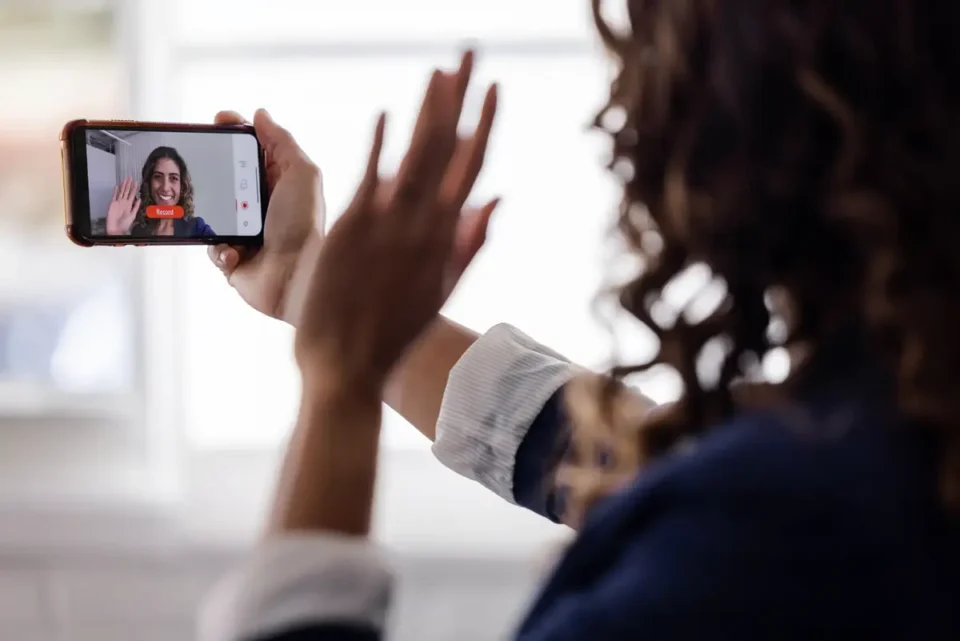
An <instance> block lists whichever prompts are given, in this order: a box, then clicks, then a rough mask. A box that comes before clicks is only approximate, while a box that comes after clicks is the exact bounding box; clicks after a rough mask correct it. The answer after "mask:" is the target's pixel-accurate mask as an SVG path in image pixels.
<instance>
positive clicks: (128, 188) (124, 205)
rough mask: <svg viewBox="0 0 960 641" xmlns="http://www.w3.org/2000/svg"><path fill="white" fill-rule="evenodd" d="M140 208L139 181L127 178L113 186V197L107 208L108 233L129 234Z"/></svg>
mask: <svg viewBox="0 0 960 641" xmlns="http://www.w3.org/2000/svg"><path fill="white" fill-rule="evenodd" d="M138 209H140V195H139V190H138V188H137V182H136V181H135V180H134V179H133V178H125V179H124V180H123V182H121V183H120V184H119V185H117V186H116V187H114V188H113V198H112V199H111V200H110V205H109V207H108V208H107V235H109V236H124V235H126V234H129V233H130V227H131V226H132V225H133V221H134V220H135V219H136V217H137V210H138Z"/></svg>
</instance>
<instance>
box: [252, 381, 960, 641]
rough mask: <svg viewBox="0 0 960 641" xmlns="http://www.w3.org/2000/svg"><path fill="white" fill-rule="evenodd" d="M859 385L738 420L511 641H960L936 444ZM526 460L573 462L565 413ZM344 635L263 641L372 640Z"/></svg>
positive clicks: (317, 632)
mask: <svg viewBox="0 0 960 641" xmlns="http://www.w3.org/2000/svg"><path fill="white" fill-rule="evenodd" d="M871 379H872V377H871V376H869V375H863V376H859V375H857V376H849V377H845V378H844V379H842V380H833V381H831V382H830V384H828V385H824V386H821V388H820V391H818V392H816V393H813V394H811V395H809V397H808V398H806V399H805V400H803V401H802V402H799V403H797V404H796V405H794V406H792V407H789V408H781V409H779V410H777V411H770V412H766V413H751V414H743V415H740V416H738V417H736V418H735V419H733V420H731V421H730V422H729V423H728V424H726V425H722V426H718V427H717V428H715V429H714V430H712V431H711V432H710V433H709V434H708V435H707V436H706V437H705V438H704V439H702V440H701V441H700V442H699V443H698V444H697V445H696V446H695V447H694V448H693V449H692V450H690V451H689V452H685V453H677V454H675V455H672V456H669V457H667V458H665V459H664V460H662V461H659V462H657V463H655V464H654V465H651V466H649V467H648V468H647V469H645V470H643V471H642V472H641V473H640V474H639V475H638V477H637V478H636V480H635V482H634V483H633V484H632V485H631V486H629V487H627V488H625V489H624V490H623V491H621V492H620V493H618V494H617V495H615V496H613V497H611V498H609V499H607V500H606V501H604V502H602V503H601V504H600V505H598V506H597V507H596V508H594V510H593V511H592V512H591V514H590V515H589V518H588V519H587V522H586V523H585V525H584V527H583V529H582V530H581V533H580V535H579V537H578V539H577V541H576V542H575V543H574V545H573V546H572V547H571V548H570V549H569V551H568V552H567V555H566V556H565V558H564V559H563V560H562V562H561V563H560V564H559V566H558V567H557V569H556V570H555V572H554V573H553V575H552V577H551V578H550V579H549V581H547V583H546V585H545V586H544V588H543V590H542V592H541V593H540V595H539V597H538V599H537V601H536V603H535V605H534V606H533V608H532V610H531V611H530V612H529V614H528V616H527V617H526V620H525V621H524V622H523V624H522V626H521V627H520V629H519V630H518V631H517V634H516V639H518V640H520V641H561V640H568V639H569V640H573V639H584V640H594V639H596V640H602V641H627V640H630V641H633V640H636V639H652V640H656V641H679V640H691V641H692V640H705V639H710V640H720V639H730V640H734V639H736V640H737V641H753V640H756V641H761V640H763V641H768V640H773V639H776V640H778V641H790V640H793V639H796V640H800V639H805V640H807V639H817V640H832V639H836V640H837V641H841V640H842V641H856V640H861V639H862V640H864V641H866V640H868V639H869V640H871V641H877V640H881V641H882V640H890V641H893V640H903V641H906V640H910V641H914V640H925V641H947V640H948V639H960V530H958V527H957V524H956V523H955V522H953V521H951V520H949V519H947V518H946V517H945V515H944V513H943V511H942V510H941V507H940V503H939V500H938V496H937V457H936V448H935V447H934V444H933V443H932V439H931V438H928V437H925V436H924V435H922V434H920V433H918V432H917V431H915V430H910V429H907V428H906V427H905V426H904V425H903V424H902V423H901V422H900V421H899V420H898V419H897V418H896V413H895V412H894V411H893V410H892V407H891V404H890V402H889V401H888V398H889V394H887V393H886V392H884V391H882V386H878V385H876V384H875V381H873V380H871ZM561 394H562V392H560V393H558V394H557V395H555V396H554V398H552V399H551V400H550V402H548V403H547V405H546V406H545V407H544V408H543V411H542V412H541V414H540V416H539V417H538V418H537V420H536V421H535V423H534V424H533V426H532V427H531V429H530V431H529V432H528V435H527V437H526V440H525V441H524V442H523V444H522V446H521V448H520V451H519V452H518V456H517V461H516V467H515V479H514V481H515V493H516V497H517V498H518V500H519V501H521V502H522V503H523V504H524V505H525V506H526V507H528V508H530V509H532V510H535V511H537V512H539V513H541V514H543V515H545V516H547V517H549V518H552V519H554V520H557V519H558V517H559V516H560V511H561V509H562V501H560V500H559V499H558V497H557V496H556V495H555V494H554V493H552V492H544V491H542V488H543V482H542V479H543V478H544V474H545V472H546V471H548V470H549V469H550V468H551V467H552V466H553V465H554V464H555V463H556V460H557V452H558V446H559V449H560V450H562V449H563V447H565V438H566V437H565V434H564V430H565V428H564V421H563V416H562V414H563V412H562V403H561V398H560V396H561ZM377 639H380V632H379V631H376V630H372V629H362V628H359V627H351V626H344V625H322V626H314V627H305V628H302V629H297V630H290V631H289V632H287V633H286V634H282V635H280V636H273V637H269V638H268V639H263V640H261V641H374V640H377Z"/></svg>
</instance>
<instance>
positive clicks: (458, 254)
mask: <svg viewBox="0 0 960 641" xmlns="http://www.w3.org/2000/svg"><path fill="white" fill-rule="evenodd" d="M499 204H500V199H499V198H494V199H493V200H491V201H490V202H488V203H487V204H486V205H484V206H483V207H481V208H479V209H470V210H468V211H465V212H464V213H463V215H462V216H461V219H460V223H459V224H458V226H457V235H456V241H455V245H456V246H455V248H454V252H453V259H452V264H451V269H452V271H453V273H454V274H456V275H457V276H458V277H459V275H460V274H462V273H463V271H464V270H466V268H467V267H468V266H469V265H470V262H471V261H472V260H473V259H474V257H476V255H477V252H479V251H480V248H481V247H483V243H484V241H486V239H487V228H488V227H489V225H490V218H491V216H493V212H494V211H495V210H496V209H497V206H498V205H499Z"/></svg>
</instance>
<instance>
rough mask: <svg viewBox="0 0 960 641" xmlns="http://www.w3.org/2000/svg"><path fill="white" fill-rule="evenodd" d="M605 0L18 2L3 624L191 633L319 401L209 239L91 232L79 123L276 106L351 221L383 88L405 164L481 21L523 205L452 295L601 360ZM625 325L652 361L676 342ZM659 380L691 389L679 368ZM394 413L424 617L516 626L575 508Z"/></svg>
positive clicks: (9, 11)
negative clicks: (75, 192)
mask: <svg viewBox="0 0 960 641" xmlns="http://www.w3.org/2000/svg"><path fill="white" fill-rule="evenodd" d="M588 5H589V3H588V2H587V0H523V2H517V1H515V0H350V1H349V2H347V1H346V0H342V1H336V0H270V1H269V2H268V1H267V0H231V1H229V2H228V1H226V0H189V1H188V0H164V1H159V0H123V1H121V0H115V1H111V0H0V96H2V98H0V639H11V640H17V641H33V640H44V641H47V640H56V641H61V640H62V641H67V640H94V639H96V640H97V641H113V640H117V641H121V640H122V641H138V640H143V641H152V640H154V639H157V640H159V639H163V640H169V639H186V638H190V636H191V630H192V611H193V608H194V607H195V605H196V603H197V599H198V598H199V595H200V594H201V593H202V592H203V591H204V590H205V589H206V588H207V587H208V586H209V584H210V582H211V581H212V580H213V579H214V578H215V577H216V576H218V575H219V574H220V573H221V572H222V571H223V570H224V569H225V568H226V567H228V566H229V565H230V564H231V563H232V562H234V561H235V560H236V559H237V558H239V556H240V555H241V554H242V553H243V552H244V551H245V550H246V549H248V547H249V546H250V544H251V543H252V542H253V541H254V539H255V536H256V533H257V530H258V527H259V523H260V519H261V515H262V513H263V510H264V506H265V500H266V497H267V496H268V494H269V489H270V486H271V483H272V480H273V474H274V470H275V467H276V461H277V455H278V452H279V451H280V447H281V446H282V445H283V443H284V441H285V438H286V435H287V434H288V433H289V430H290V427H291V424H292V420H293V416H294V412H295V410H296V404H297V400H298V399H297V396H296V395H297V393H298V389H299V385H298V383H297V379H296V371H295V369H294V367H293V362H292V359H291V353H290V338H291V335H290V332H289V330H288V329H287V328H286V327H283V326H281V325H280V324H279V323H276V322H272V321H270V320H268V319H265V318H263V317H261V316H259V315H257V314H256V313H254V312H252V311H250V310H249V309H247V308H246V307H245V306H244V305H243V304H242V303H241V302H240V301H239V299H238V298H237V297H236V296H235V295H234V293H233V292H232V291H231V290H230V289H229V288H228V287H227V286H226V285H225V284H224V283H223V281H222V279H221V277H220V275H219V273H218V272H217V271H216V270H215V269H213V268H212V267H211V266H210V265H209V264H208V262H207V259H206V255H205V252H204V250H203V249H198V248H150V249H132V248H127V249H114V248H101V249H95V250H94V249H79V248H76V247H73V246H72V245H71V244H70V243H69V242H68V241H67V240H66V238H65V236H64V233H63V211H62V196H61V193H62V192H61V181H60V160H59V152H58V141H57V135H58V133H59V130H60V128H61V126H62V125H63V123H64V122H65V121H67V120H69V119H73V118H112V117H118V118H145V119H155V120H171V121H195V122H204V121H210V120H211V119H212V117H213V115H214V114H215V113H216V111H218V110H220V109H235V110H238V111H240V112H241V113H244V114H247V115H252V113H253V111H254V109H255V108H257V107H261V106H263V107H267V108H268V109H270V111H271V113H273V115H274V116H275V117H276V118H277V119H278V120H279V121H280V122H281V123H282V124H284V125H285V126H286V127H288V128H289V129H290V130H291V131H292V132H293V133H294V135H295V136H297V138H298V139H299V140H300V141H301V142H302V144H303V146H304V147H305V149H306V150H307V151H308V152H309V153H310V155H311V156H312V157H313V159H314V160H315V161H316V162H317V163H318V164H319V165H320V167H321V168H322V169H323V172H324V179H325V188H326V193H327V198H328V206H329V212H330V218H331V219H333V218H335V216H336V214H337V213H338V212H339V211H340V210H341V209H342V207H343V206H344V205H345V203H346V202H347V199H348V198H349V196H350V194H351V192H352V190H353V188H354V185H355V184H356V181H357V179H358V178H359V173H360V170H361V167H362V162H363V159H364V157H365V155H366V150H367V145H368V143H369V139H370V134H371V131H372V125H373V122H374V117H375V114H376V112H377V110H379V109H382V108H386V109H388V110H389V111H390V113H391V116H392V127H391V129H390V132H389V140H388V141H387V150H386V156H387V161H388V162H389V163H395V162H396V160H397V157H398V155H399V154H400V153H401V152H402V150H403V148H404V144H405V141H406V139H407V136H408V135H409V130H410V124H411V121H412V118H413V115H414V113H415V109H416V107H417V104H418V98H419V96H420V93H421V91H422V89H423V86H424V84H425V81H426V78H427V75H428V73H429V71H430V69H431V68H432V67H433V66H435V65H443V64H452V63H453V62H455V60H456V58H457V54H458V52H459V51H460V49H461V47H462V45H463V43H465V42H473V43H475V44H476V45H477V46H478V47H479V50H480V59H479V66H478V70H477V77H478V81H477V86H476V87H475V88H476V89H477V91H476V92H475V93H474V94H471V95H470V96H469V99H468V106H467V112H468V118H473V117H475V116H476V114H477V110H478V108H479V99H480V94H481V90H482V86H481V85H482V83H483V82H485V81H490V80H497V81H498V82H500V84H501V89H502V92H501V96H502V101H501V105H502V106H501V110H500V117H499V120H498V123H497V125H496V130H495V132H494V138H493V141H492V145H491V149H490V152H489V154H488V156H487V158H488V161H487V169H486V170H485V172H484V174H483V177H482V179H481V182H480V184H479V185H478V188H477V192H476V193H477V197H478V199H480V198H488V197H490V196H493V195H502V196H503V197H504V201H503V205H502V206H501V209H500V210H499V212H498V215H497V217H496V220H495V221H494V223H493V227H492V229H491V233H490V235H489V241H488V246H487V247H486V248H485V249H484V251H483V253H482V254H481V255H480V257H479V259H478V261H477V263H476V264H475V266H473V267H472V268H471V270H470V272H469V273H468V275H467V277H466V278H465V281H464V283H463V284H462V286H461V287H460V289H459V290H458V292H457V293H456V295H455V297H454V299H453V300H452V301H451V302H450V304H449V307H448V309H447V310H446V311H447V313H448V314H449V315H450V316H452V317H453V318H454V319H455V320H457V321H459V322H461V323H464V324H466V325H468V326H470V327H472V328H474V329H477V330H484V329H486V328H488V327H490V326H491V325H493V324H495V323H497V322H501V321H506V322H511V323H513V324H515V325H518V326H519V327H520V328H521V329H523V330H525V331H526V332H528V333H529V334H531V335H533V336H534V337H536V338H537V339H539V340H540V341H542V342H545V343H547V344H549V345H551V346H552V347H554V348H556V349H558V350H560V351H562V352H564V353H565V354H567V355H568V356H570V357H571V358H572V359H574V360H577V361H579V362H581V363H584V364H586V365H590V366H597V367H600V366H604V365H606V364H607V363H608V361H609V359H610V356H611V353H612V352H611V348H612V345H613V341H612V340H611V334H610V333H609V331H608V328H606V327H604V326H603V325H602V324H601V323H599V322H598V321H597V320H596V318H595V316H594V313H593V311H592V301H593V296H594V293H595V292H596V291H597V289H598V287H599V285H600V284H601V282H602V281H603V278H604V274H605V273H606V270H607V267H608V265H607V263H606V262H605V261H604V260H602V256H603V255H604V254H605V252H606V249H608V248H609V243H606V242H605V238H606V232H607V230H608V227H609V225H610V221H611V214H612V213H613V211H614V206H615V202H616V190H615V189H614V185H613V183H612V181H611V180H610V179H609V178H608V177H607V176H606V173H605V171H604V170H603V166H604V163H605V162H606V158H605V155H604V150H605V145H604V142H605V141H603V140H602V139H598V138H597V137H596V135H593V134H590V133H589V132H588V131H587V124H588V123H589V122H590V121H591V119H592V117H593V115H594V113H595V111H596V109H597V108H598V107H600V106H601V105H602V103H603V100H604V98H605V97H606V95H607V88H608V82H609V75H608V69H607V67H606V66H605V64H604V58H603V56H602V55H601V54H600V52H599V51H598V49H597V46H596V43H595V39H594V37H593V33H592V26H591V24H590V18H589V6H588ZM613 268H616V265H614V266H613ZM680 294H683V292H680ZM614 328H615V330H616V331H615V334H616V335H617V336H619V337H620V338H621V339H623V338H626V339H627V340H626V343H627V344H628V345H629V346H630V347H631V349H630V350H626V351H625V352H624V355H625V356H626V357H632V356H642V355H643V354H645V353H648V352H649V350H650V349H651V348H652V343H651V341H650V339H649V337H647V336H645V335H643V334H640V333H638V332H637V330H635V329H633V328H632V327H631V326H629V325H628V324H624V323H615V324H614ZM643 383H644V385H645V387H644V391H645V392H646V393H648V394H649V395H651V396H654V397H655V398H659V399H667V398H669V397H670V396H671V395H672V394H674V393H675V391H676V382H675V380H674V379H672V378H671V377H669V376H667V375H666V374H655V375H653V376H652V377H650V378H648V379H646V380H644V381H643ZM386 422H387V425H386V429H385V431H384V454H383V456H382V461H383V463H382V465H383V472H382V476H381V482H380V485H379V489H378V492H379V494H378V502H377V514H376V536H377V538H378V539H379V540H380V541H382V542H383V543H384V544H385V545H386V546H388V547H389V548H390V549H392V550H394V551H395V553H396V558H397V563H398V567H399V568H400V569H401V576H402V584H401V589H400V604H399V608H398V612H397V617H396V622H395V624H396V630H397V635H398V636H396V638H397V639H419V640H429V639H457V640H458V641H471V640H472V639H476V640H477V641H481V640H488V639H498V638H502V637H503V636H504V634H505V631H506V630H507V629H508V628H509V627H510V626H511V625H512V624H513V621H514V619H515V617H516V616H517V613H518V612H520V611H521V610H522V609H523V607H524V605H525V603H526V600H527V598H528V597H529V594H530V590H531V588H532V586H533V585H534V583H535V582H536V580H537V578H538V576H539V574H540V572H541V571H542V568H543V566H544V564H545V562H546V561H545V559H546V558H547V557H548V556H550V555H551V554H553V552H555V550H556V545H557V541H559V540H562V539H564V538H565V537H566V536H567V532H566V530H564V529H563V528H557V527H554V526H551V525H548V524H544V523H543V522H541V521H540V520H539V519H538V518H536V517H534V516H532V515H530V514H527V513H525V512H523V511H522V510H519V509H517V508H513V507H511V506H508V505H505V504H503V503H502V502H501V501H500V500H499V499H497V498H495V497H493V496H491V495H489V494H487V493H486V492H485V491H483V490H481V489H479V488H478V487H476V486H475V485H473V484H472V483H469V482H467V481H464V480H462V479H460V478H457V477H455V476H454V475H453V474H452V473H449V472H447V471H446V470H444V469H443V468H441V467H440V466H439V464H437V463H436V462H435V461H434V460H433V459H432V457H431V455H430V453H429V450H428V443H427V442H426V441H425V439H423V438H422V437H420V436H419V435H418V434H417V433H416V432H414V430H413V429H412V428H411V427H410V426H409V425H406V424H405V423H404V422H403V421H402V420H401V419H399V417H397V416H396V415H393V414H390V413H388V415H387V418H386ZM454 625H458V626H460V627H459V628H456V630H457V631H456V632H454V631H453V630H454V628H453V627H451V626H454Z"/></svg>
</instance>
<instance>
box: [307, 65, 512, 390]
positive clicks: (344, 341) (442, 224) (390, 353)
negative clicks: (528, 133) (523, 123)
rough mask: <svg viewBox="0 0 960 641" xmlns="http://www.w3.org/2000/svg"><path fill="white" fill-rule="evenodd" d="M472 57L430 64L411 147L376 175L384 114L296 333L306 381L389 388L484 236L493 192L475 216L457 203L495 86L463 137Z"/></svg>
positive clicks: (476, 156)
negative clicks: (460, 128)
mask: <svg viewBox="0 0 960 641" xmlns="http://www.w3.org/2000/svg"><path fill="white" fill-rule="evenodd" d="M471 67H472V56H471V55H469V54H468V55H467V56H465V58H464V63H463V65H462V66H461V69H460V71H459V72H458V73H456V74H453V75H446V74H442V73H440V72H439V71H437V72H435V73H434V74H433V76H432V77H431V79H430V83H429V85H428V87H427V91H426V96H425V97H424V100H423V105H422V107H421V109H420V114H419V117H418V119H417V123H416V126H415V128H414V134H413V138H412V141H411V143H410V147H409V149H408V151H407V154H406V156H405V157H404V160H403V162H402V163H401V165H400V169H399V171H398V173H397V175H396V176H395V177H394V178H392V179H389V180H383V179H381V177H380V175H379V161H380V152H381V148H382V145H383V138H384V128H385V117H383V116H381V118H380V119H379V121H378V123H377V127H376V132H375V134H374V142H373V147H372V150H371V152H370V157H369V161H368V164H367V168H366V172H365V175H364V178H363V180H362V182H361V184H360V186H359V188H358V190H357V193H356V195H355V196H354V198H353V201H352V203H351V204H350V206H349V207H348V209H347V211H346V212H345V213H344V214H343V215H342V216H341V218H340V219H339V220H338V221H337V223H336V224H335V225H334V227H333V229H332V230H331V231H330V233H329V235H328V237H327V238H326V240H325V243H324V246H323V249H322V250H321V252H320V257H319V259H318V260H317V261H316V264H315V266H314V271H313V276H312V279H310V281H309V284H308V286H307V288H306V291H305V296H304V306H303V312H302V318H301V322H300V324H299V327H298V332H297V339H296V356H297V360H298V362H299V364H300V366H301V369H302V370H303V374H304V378H305V380H306V379H313V380H317V379H320V380H321V381H322V380H326V381H327V382H328V383H329V381H331V380H338V381H341V382H343V381H344V380H347V381H349V384H350V385H359V386H365V385H366V386H373V387H374V388H378V386H381V385H382V384H383V382H384V381H385V380H386V377H387V376H388V375H389V373H390V370H391V369H392V368H393V366H394V365H395V364H396V362H397V361H398V360H399V359H400V357H401V356H402V355H403V353H404V352H405V351H406V349H407V348H408V347H409V346H410V344H411V343H412V342H413V341H414V340H416V338H417V337H418V336H419V335H420V333H421V332H422V331H423V330H424V329H425V328H426V327H427V325H428V324H429V323H430V322H431V321H432V320H433V318H434V317H435V316H436V314H437V313H438V312H439V311H440V308H441V307H442V305H443V304H444V302H445V301H446V300H447V298H448V297H449V295H450V293H451V292H452V290H453V287H454V286H455V285H456V282H457V280H458V279H459V278H460V275H461V274H462V273H463V270H464V269H465V268H466V266H467V264H468V263H469V261H470V259H471V258H472V257H473V254H475V253H476V249H479V245H478V244H477V240H476V239H477V237H478V234H479V243H480V244H482V233H481V232H482V231H483V230H485V228H486V221H487V220H488V219H489V217H490V214H491V212H492V211H493V209H494V207H495V206H496V201H493V202H490V203H488V204H487V205H486V206H484V207H482V208H481V209H480V210H478V213H476V214H475V215H474V216H473V217H472V218H471V219H470V220H468V221H463V219H462V216H461V211H460V208H461V205H462V203H463V201H464V200H465V199H466V198H467V196H468V195H469V193H470V191H471V189H472V188H473V185H474V183H475V181H476V178H477V175H478V174H479V171H480V169H481V167H482V165H483V158H484V154H485V151H486V146H487V140H488V137H489V133H490V127H491V125H492V121H493V115H494V113H495V110H496V88H495V87H490V89H489V90H488V91H487V94H486V98H485V100H484V107H483V116H482V117H481V120H480V123H479V125H478V127H477V130H476V132H475V134H474V135H473V136H472V137H470V138H468V139H465V140H461V139H458V137H457V125H458V122H459V120H460V115H461V111H462V109H463V101H464V95H465V93H466V90H467V85H468V83H469V79H470V72H471ZM464 230H466V231H464ZM477 230H480V231H477ZM321 384H323V383H321Z"/></svg>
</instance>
